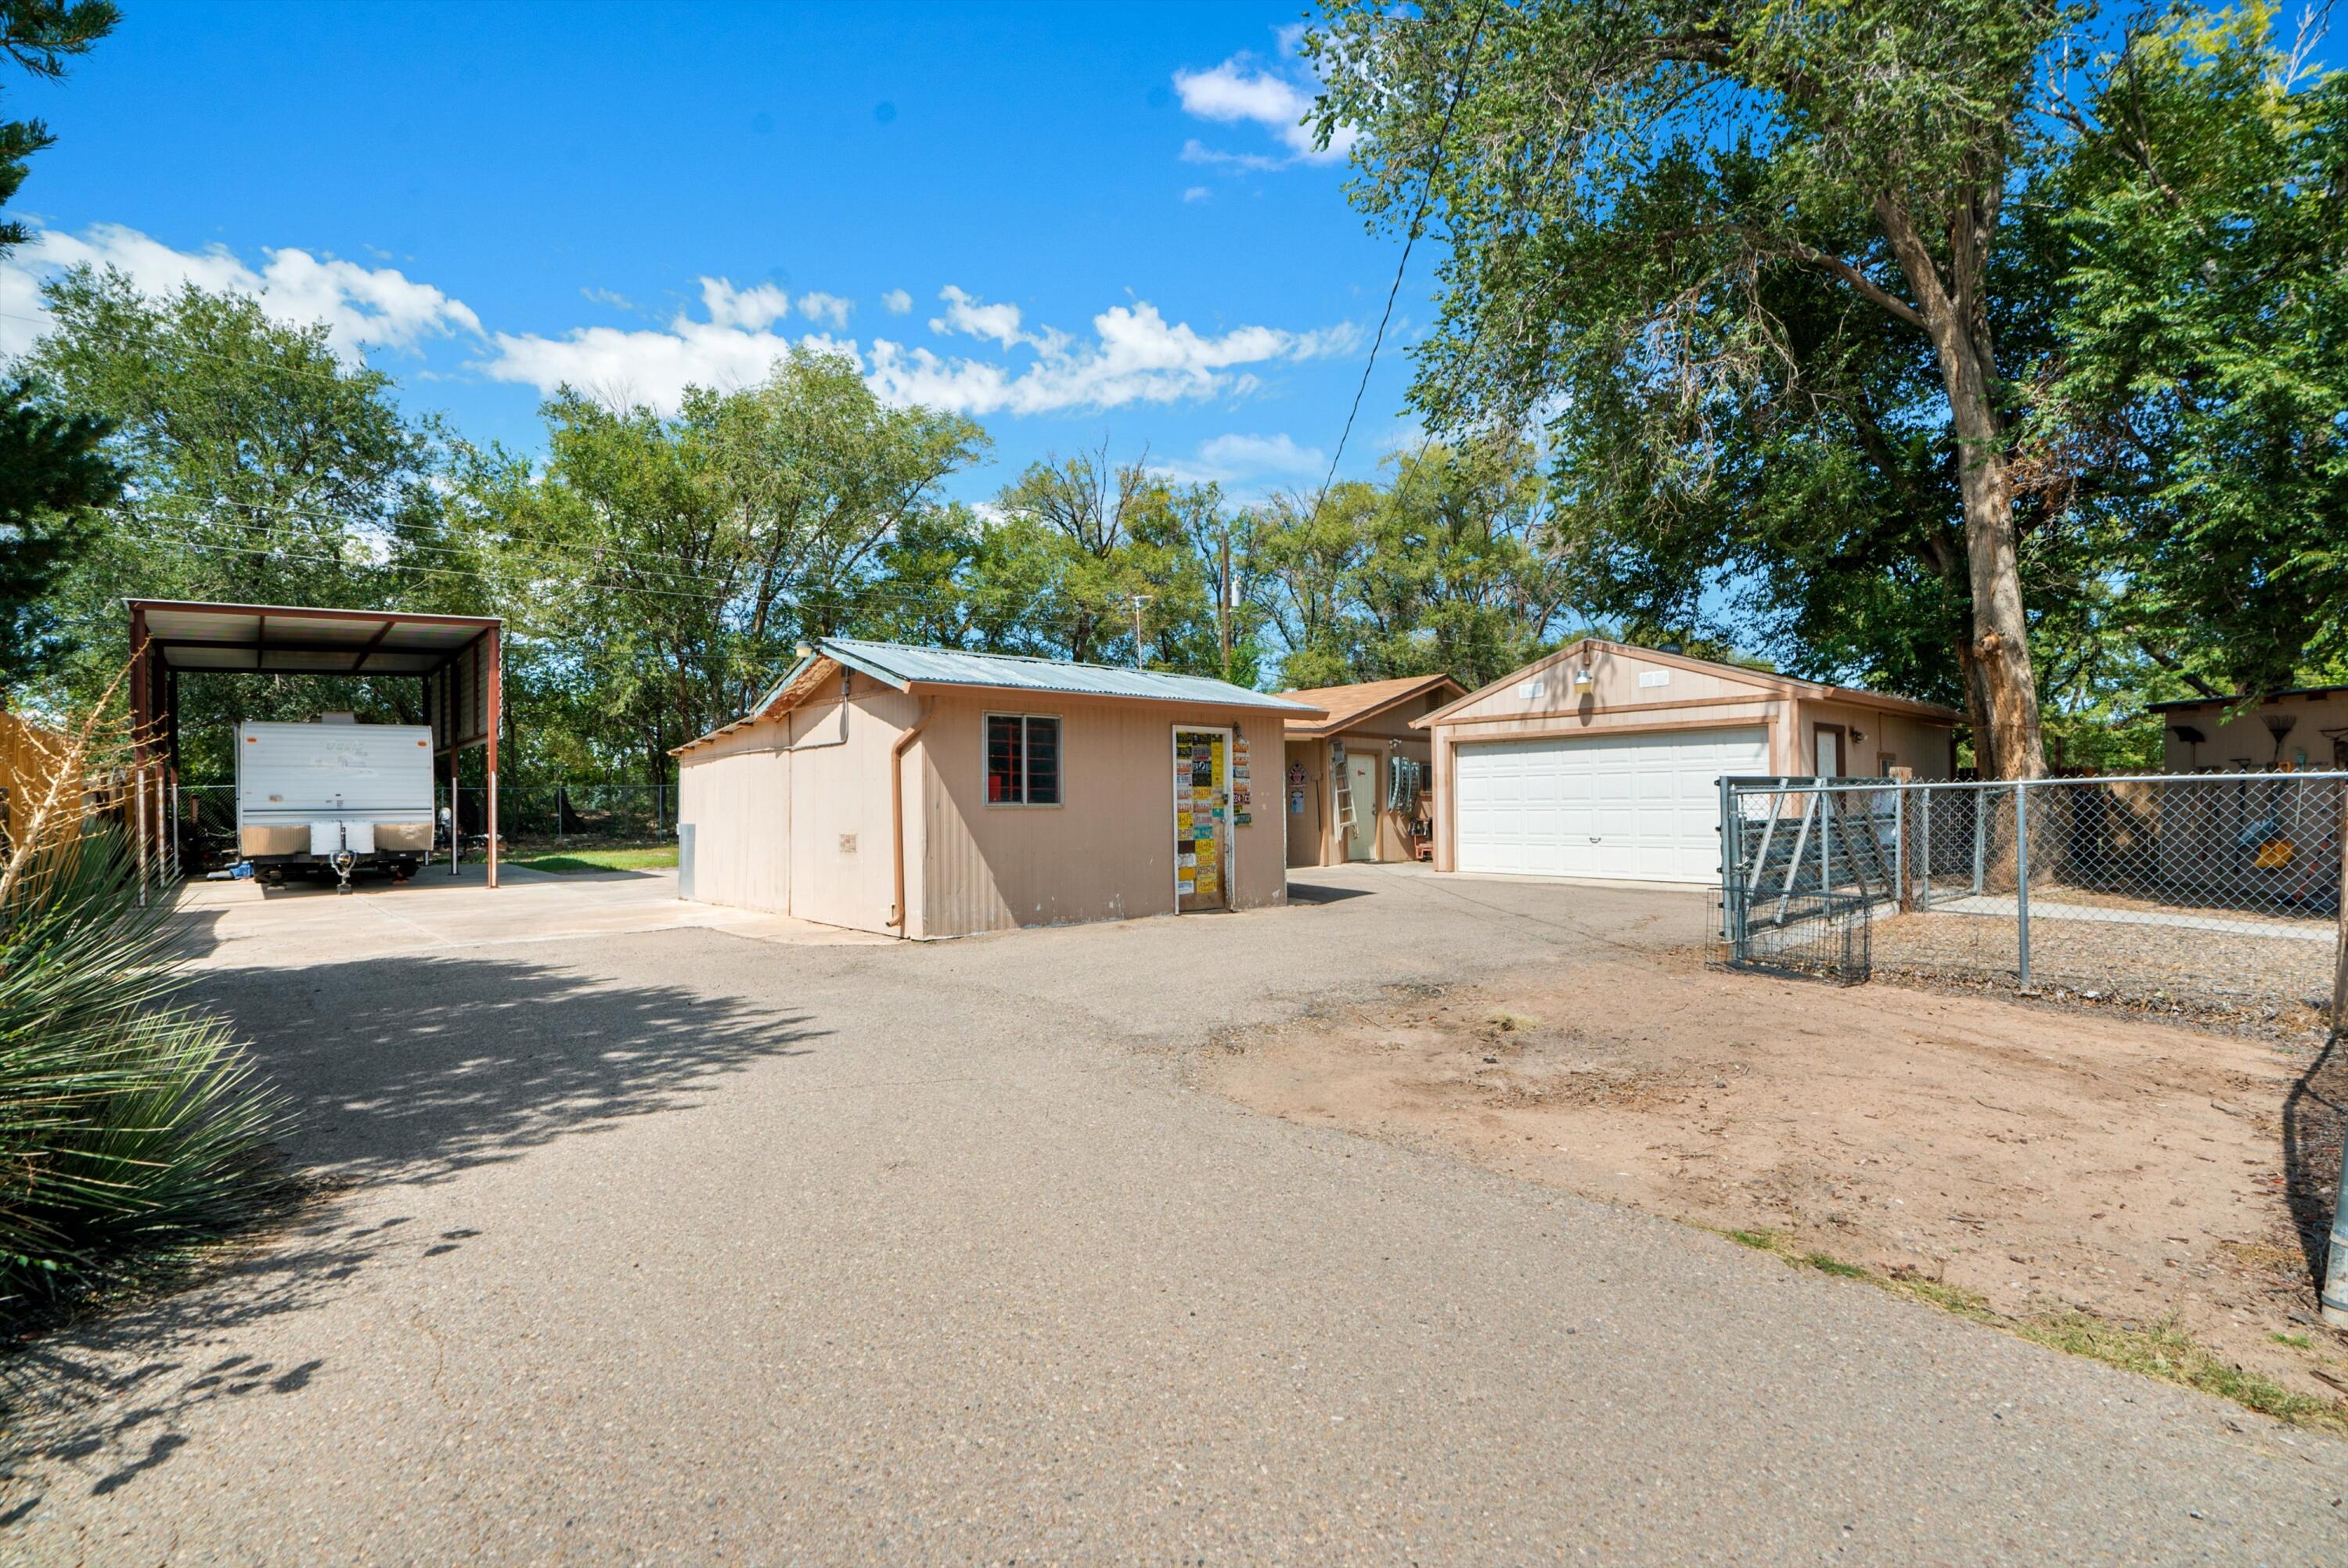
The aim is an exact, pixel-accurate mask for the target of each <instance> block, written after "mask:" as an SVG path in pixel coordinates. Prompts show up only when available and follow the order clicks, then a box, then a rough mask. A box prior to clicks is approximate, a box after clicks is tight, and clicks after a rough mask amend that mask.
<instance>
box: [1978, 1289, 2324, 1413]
mask: <svg viewBox="0 0 2348 1568" xmlns="http://www.w3.org/2000/svg"><path fill="white" fill-rule="evenodd" d="M2014 1331H2015V1332H2016V1333H2018V1334H2020V1335H2021V1336H2022V1337H2024V1339H2028V1340H2030V1341H2032V1342H2033V1343H2034V1344H2039V1345H2044V1346H2047V1347H2049V1348H2053V1349H2056V1350H2067V1351H2069V1352H2070V1353H2071V1354H2072V1355H2074V1356H2089V1357H2093V1358H2095V1359H2096V1360H2098V1361H2101V1362H2104V1363H2106V1365H2108V1366H2113V1367H2123V1368H2127V1370H2129V1371H2131V1372H2141V1373H2143V1374H2144V1375H2145V1376H2147V1377H2149V1378H2163V1379H2165V1380H2166V1381H2168V1382H2171V1383H2182V1384H2184V1385H2185V1386H2186V1387H2187V1388H2188V1389H2200V1390H2201V1391H2202V1392H2203V1393H2207V1394H2216V1395H2218V1396H2219V1398H2221V1399H2231V1400H2233V1401H2234V1402H2235V1403H2236V1404H2238V1405H2247V1406H2249V1407H2250V1409H2254V1410H2256V1411H2258V1412H2259V1413H2260V1415H2265V1416H2272V1417H2274V1418H2275V1419H2277V1420H2281V1421H2289V1422H2291V1423H2292V1424H2293V1425H2295V1426H2311V1427H2324V1428H2328V1429H2330V1430H2333V1431H2348V1406H2343V1404H2342V1402H2341V1401H2340V1400H2338V1399H2317V1398H2316V1397H2315V1396H2313V1395H2312V1394H2294V1393H2292V1392H2291V1390H2290V1389H2286V1388H2284V1387H2282V1386H2281V1384H2279V1383H2277V1382H2275V1381H2273V1380H2272V1379H2271V1378H2262V1377H2260V1375H2259V1374H2258V1373H2256V1372H2249V1371H2245V1370H2243V1369H2242V1368H2240V1367H2237V1366H2235V1365H2234V1364H2233V1363H2232V1362H2230V1361H2222V1360H2220V1359H2219V1358H2217V1357H2216V1356H2214V1355H2212V1354H2210V1352H2209V1350H2208V1349H2207V1348H2204V1347H2203V1346H2202V1345H2201V1344H2200V1343H2199V1341H2197V1340H2196V1339H2195V1338H2194V1337H2192V1336H2191V1335H2189V1334H2188V1333H2186V1332H2185V1330H2184V1329H2182V1328H2180V1327H2178V1326H2177V1324H2176V1323H2175V1322H2174V1321H2168V1322H2161V1323H2149V1324H2145V1325H2143V1326H2141V1327H2137V1326H2133V1325H2129V1324H2124V1323H2111V1322H2107V1321H2106V1320H2105V1319H2103V1318H2100V1317H2090V1316H2088V1315H2087V1314H2086V1313H2084V1312H2064V1313H2054V1314H2050V1315H2048V1316H2046V1317H2031V1318H2025V1319H2024V1320H2023V1321H2021V1322H2020V1323H2018V1324H2016V1325H2015V1326H2014Z"/></svg>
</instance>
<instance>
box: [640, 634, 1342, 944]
mask: <svg viewBox="0 0 2348 1568" xmlns="http://www.w3.org/2000/svg"><path fill="white" fill-rule="evenodd" d="M1316 713H1317V710H1315V709H1313V708H1310V707H1307V706H1304V705H1303V704H1300V703H1297V702H1287V701H1283V700H1282V699H1281V698H1278V697H1271V696H1266V695H1265V694H1263V693H1262V692H1251V691H1248V690H1246V689H1245V688H1243V687H1240V686H1234V685H1231V684H1230V683H1228V682H1221V681H1212V680H1208V679H1206V678H1204V677H1202V676H1195V675H1167V674H1157V673H1146V672H1143V671H1135V670H1117V669H1110V668H1107V667H1106V666H1102V665H1095V664H1068V663H1062V662H1059V661H1053V660H1047V659H1021V658H1013V657H1009V656H1005V655H999V654H986V653H964V652H960V651H953V650H948V649H936V648H909V647H905V646H902V645H901V644H897V643H890V642H866V641H853V640H850V639H847V638H828V639H826V640H824V641H821V642H819V643H817V644H816V645H815V646H814V647H813V648H812V649H809V650H808V651H806V652H805V653H804V655H803V656H802V657H801V658H800V660H799V661H798V664H797V665H795V666H794V667H793V668H792V670H791V671H790V672H789V673H788V675H786V676H784V677H783V679H782V681H781V682H779V683H778V685H777V686H776V687H775V688H774V690H772V691H771V692H767V695H766V696H765V697H764V698H762V699H761V700H760V701H759V702H758V703H757V706H756V707H755V708H753V709H752V710H751V712H749V713H748V714H747V716H745V717H744V718H741V719H738V720H736V722H734V723H731V724H728V725H726V727H725V728H723V729H721V730H717V731H715V732H713V733H710V734H707V735H704V736H703V737H701V738H700V739H699V740H697V741H695V742H693V743H690V744H688V745H685V746H680V747H678V748H677V750H676V753H675V754H676V758H677V767H678V777H679V784H680V791H679V794H680V800H679V809H678V814H677V815H678V827H679V832H678V846H679V866H678V884H679V886H678V891H679V893H680V894H681V895H682V896H683V897H688V898H696V899H701V900H704V901H705V902H708V903H713V904H733V905H739V906H742V907H747V908H753V909H768V910H773V911H776V912H778V913H780V914H787V915H795V916H797V917H799V918H801V919H807V920H818V921H821V922H823V923H825V924H827V925H832V926H847V927H854V928H856V929H860V930H867V931H881V932H893V933H895V934H898V935H901V936H906V937H913V938H934V937H960V936H967V935H970V934H971V933H973V932H977V931H994V930H1002V929H1004V928H1006V927H1014V926H1050V925H1064V924H1068V923H1071V922H1075V921H1080V920H1115V919H1124V918H1129V917H1135V916H1140V915H1169V914H1175V913H1178V912H1179V913H1184V914H1188V913H1191V912H1194V911H1199V910H1207V909H1245V908H1251V907H1256V906H1259V905H1265V904H1280V903H1284V902H1285V901H1286V900H1287V897H1288V879H1287V872H1286V868H1285V867H1284V866H1283V865H1282V839H1281V828H1280V821H1279V811H1280V801H1279V798H1278V792H1279V788H1280V781H1279V779H1278V777H1277V776H1276V774H1275V773H1274V772H1273V770H1275V769H1276V768H1277V767H1278V766H1279V759H1280V755H1281V733H1282V724H1283V723H1284V722H1285V721H1286V720H1288V719H1291V718H1312V717H1314V716H1316Z"/></svg>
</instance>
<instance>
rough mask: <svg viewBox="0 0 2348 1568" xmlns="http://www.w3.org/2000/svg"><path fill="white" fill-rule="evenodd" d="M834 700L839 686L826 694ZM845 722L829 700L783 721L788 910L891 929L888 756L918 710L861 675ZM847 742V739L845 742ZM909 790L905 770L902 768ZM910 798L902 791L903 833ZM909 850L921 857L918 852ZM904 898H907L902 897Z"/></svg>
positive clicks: (803, 706) (839, 923)
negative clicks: (788, 747) (787, 736)
mask: <svg viewBox="0 0 2348 1568" xmlns="http://www.w3.org/2000/svg"><path fill="white" fill-rule="evenodd" d="M833 691H834V692H835V693H836V692H837V691H838V688H837V687H836V686H835V687H834V688H833ZM847 708H848V719H847V725H846V728H845V729H844V730H843V729H842V727H841V723H840V699H839V697H838V695H836V694H835V695H832V696H830V697H828V698H827V699H825V700H823V701H821V702H808V703H802V704H801V705H800V706H798V707H796V708H793V709H791V710H790V711H789V712H788V713H787V714H786V715H785V717H786V718H787V719H788V722H789V724H790V728H791V737H792V744H793V746H794V748H795V749H794V750H793V752H792V753H791V810H790V828H789V831H790V835H791V908H790V912H791V913H792V914H794V915H796V916H798V917H799V918H800V919H802V920H820V921H822V922H823V923H824V924H825V925H827V926H846V927H850V928H852V929H855V930H860V931H881V932H886V931H889V930H891V927H890V925H889V906H890V903H891V900H892V899H893V898H894V897H895V896H896V889H895V886H894V878H893V873H892V861H891V845H890V835H891V822H890V814H889V765H890V759H889V752H890V748H891V747H892V746H894V745H895V744H896V742H897V737H898V736H899V735H901V734H902V733H904V732H905V728H906V726H908V725H910V724H911V723H913V722H914V720H915V719H916V718H917V717H919V715H920V712H921V704H920V702H919V701H918V700H917V699H915V698H912V697H909V696H907V695H905V694H904V693H903V692H893V691H891V690H890V689H889V688H887V687H885V686H881V685H879V684H878V683H876V682H872V681H871V680H869V679H867V678H865V677H862V676H858V677H856V678H855V679H854V681H853V682H852V683H851V685H850V695H849V697H848V701H847ZM843 737H844V738H843ZM906 773H907V779H908V782H909V783H911V774H912V769H911V765H910V764H909V765H908V766H907V769H906ZM914 801H915V795H914V793H913V792H912V791H911V789H909V790H908V791H907V792H906V799H905V806H906V819H907V823H908V825H909V827H910V825H911V823H912V822H914V821H915V820H917V819H916V818H915V817H914V815H913V807H914ZM913 853H916V854H918V853H919V850H918V847H916V848H914V850H913ZM907 897H908V898H909V899H910V897H911V893H910V892H909V893H908V895H907Z"/></svg>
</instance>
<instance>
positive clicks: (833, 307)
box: [799, 292, 856, 332]
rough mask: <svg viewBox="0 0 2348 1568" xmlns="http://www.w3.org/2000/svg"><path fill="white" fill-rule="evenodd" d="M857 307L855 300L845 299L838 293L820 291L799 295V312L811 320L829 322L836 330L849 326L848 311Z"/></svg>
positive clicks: (845, 328)
mask: <svg viewBox="0 0 2348 1568" xmlns="http://www.w3.org/2000/svg"><path fill="white" fill-rule="evenodd" d="M855 308H856V302H854V301H853V300H843V299H841V298H840V297H839V295H838V294H827V293H822V292H816V293H811V294H801V295H800V296H799V314H801V315H803V316H805V317H806V318H807V319H808V320H809V321H811V322H826V323H829V324H830V326H831V328H832V330H833V331H835V332H845V331H846V330H847V328H848V313H849V312H850V311H852V310H854V309H855Z"/></svg>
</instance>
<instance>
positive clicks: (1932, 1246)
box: [1199, 955, 2348, 1399]
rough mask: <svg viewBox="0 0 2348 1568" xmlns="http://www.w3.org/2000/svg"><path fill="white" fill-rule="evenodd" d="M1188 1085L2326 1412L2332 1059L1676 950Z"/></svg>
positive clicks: (1276, 1037) (1374, 1021) (1422, 1014)
mask: <svg viewBox="0 0 2348 1568" xmlns="http://www.w3.org/2000/svg"><path fill="white" fill-rule="evenodd" d="M2336 1054H2338V1055H2340V1056H2343V1057H2348V1050H2343V1051H2341V1052H2338V1053H2336ZM1199 1073H1200V1079H1201V1081H1202V1082H1203V1083H1204V1084H1205V1085H1206V1086H1207V1087H1210V1088H1212V1089H1214V1090H1217V1091H1220V1092H1222V1093H1224V1094H1227V1095H1229V1096H1231V1098H1233V1099H1236V1100H1238V1101H1240V1102H1242V1103H1244V1104H1247V1105H1250V1106H1252V1107H1254V1108H1256V1109H1259V1110H1262V1111H1265V1112H1271V1113H1272V1114H1274V1115H1278V1116H1282V1117H1285V1118H1288V1119H1290V1120H1292V1121H1297V1122H1309V1123H1314V1124H1320V1125H1332V1126H1338V1127H1344V1128H1347V1129H1350V1130H1353V1131H1355V1132H1365V1133H1369V1134H1372V1135H1375V1136H1378V1137H1384V1138H1388V1139H1392V1140H1395V1141H1397V1142H1402V1143H1409V1144H1413V1145H1416V1146H1420V1147H1426V1148H1433V1149H1438V1150H1442V1151H1445V1152H1447V1153H1455V1154H1459V1155H1464V1156H1465V1157H1467V1158H1469V1159H1472V1160H1474V1161H1476V1162H1478V1163H1481V1164H1485V1165H1488V1166H1490V1167H1492V1168H1494V1169H1497V1170H1500V1171H1505V1172H1508V1173H1511V1174H1515V1175H1519V1176H1523V1177H1526V1178H1528V1179H1530V1180H1534V1181H1540V1182H1546V1183H1550V1184H1554V1185H1559V1186H1563V1187H1570V1188H1572V1189H1574V1190H1575V1191H1578V1192H1583V1193H1589V1194H1593V1195H1597V1196H1600V1197H1604V1198H1609V1199H1613V1200H1616V1201H1619V1202H1623V1203H1628V1204H1634V1205H1636V1206H1638V1207H1641V1208H1645V1209H1649V1210H1653V1211H1654V1212H1656V1213H1658V1214H1668V1215H1670V1216H1672V1217H1673V1218H1677V1219H1682V1220H1687V1221H1693V1222H1694V1223H1696V1224H1700V1225H1709V1226H1713V1227H1715V1228H1717V1229H1720V1230H1724V1231H1744V1232H1747V1233H1766V1234H1768V1235H1773V1236H1776V1237H1780V1238H1783V1240H1784V1243H1785V1245H1787V1246H1788V1247H1790V1248H1791V1249H1793V1250H1796V1251H1798V1252H1801V1253H1804V1254H1811V1253H1815V1254H1818V1255H1825V1256H1828V1257H1830V1258H1834V1259H1840V1260H1845V1261H1848V1262H1849V1263H1852V1264H1857V1265H1860V1266H1864V1267H1866V1268H1867V1269H1869V1270H1872V1271H1874V1272H1876V1273H1878V1274H1880V1275H1883V1276H1890V1277H1895V1278H1906V1279H1917V1280H1929V1281H1934V1282H1939V1283H1941V1284H1944V1285H1946V1286H1953V1287H1955V1289H1956V1290H1958V1291H1962V1292H1965V1293H1970V1294H1971V1295H1973V1296H1979V1297H1981V1298H1982V1299H1983V1300H1984V1301H1985V1302H1986V1304H1987V1306H1988V1307H1989V1308H1990V1309H1991V1310H1993V1311H1994V1312H1996V1313H1999V1314H2002V1315H2005V1316H2009V1317H2025V1316H2032V1315H2044V1314H2048V1313H2065V1314H2077V1313H2085V1314H2090V1315H2093V1316H2094V1317H2096V1318H2100V1319H2107V1320H2110V1321H2112V1322H2114V1323H2116V1324H2133V1325H2150V1324H2158V1323H2163V1322H2166V1321H2168V1320H2172V1319H2173V1320H2174V1323H2175V1325H2176V1326H2177V1327H2180V1328H2182V1329H2183V1330H2184V1331H2186V1332H2187V1333H2189V1334H2190V1335H2192V1336H2193V1337H2195V1338H2196V1339H2198V1340H2199V1341H2200V1342H2201V1343H2203V1344H2205V1345H2207V1346H2208V1347H2209V1348H2211V1349H2212V1350H2213V1351H2215V1352H2217V1353H2218V1354H2219V1355H2220V1356H2222V1357H2223V1358H2226V1359H2228V1360H2229V1361H2231V1362H2233V1363H2236V1364H2239V1365H2240V1366H2241V1367H2243V1368H2247V1369H2249V1370H2251V1371H2254V1372H2258V1373H2260V1374H2263V1375H2265V1376H2268V1377H2271V1378H2274V1379H2276V1380H2277V1381H2278V1382H2280V1383H2281V1384H2282V1385H2283V1386H2284V1387H2285V1388H2287V1389H2291V1390H2292V1391H2294V1392H2298V1393H2302V1394H2307V1395H2311V1396H2314V1397H2317V1398H2321V1399H2338V1398H2339V1397H2340V1395H2341V1394H2342V1392H2343V1390H2348V1339H2340V1338H2335V1337H2333V1335H2332V1334H2331V1333H2330V1332H2329V1331H2327V1330H2325V1329H2324V1328H2322V1327H2321V1326H2320V1320H2319V1319H2318V1318H2317V1316H2316V1298H2315V1279H2314V1272H2313V1271H2314V1270H2315V1269H2316V1268H2318V1267H2320V1265H2321V1259H2322V1245H2323V1238H2324V1235H2325V1231H2326V1228H2327V1226H2328V1225H2329V1222H2330V1214H2329V1209H2330V1203H2331V1184H2332V1180H2333V1175H2334V1174H2335V1173H2336V1172H2337V1170H2338V1161H2339V1152H2340V1112H2339V1107H2340V1105H2341V1104H2342V1103H2343V1098H2344V1097H2348V1063H2343V1064H2340V1065H2335V1064H2334V1063H2333V1061H2330V1060H2328V1059H2325V1058H2322V1057H2319V1056H2317V1055H2316V1054H2315V1053H2313V1052H2311V1051H2309V1050H2302V1049H2298V1048H2295V1047H2292V1046H2289V1045H2286V1044H2279V1043H2276V1042H2273V1041H2268V1040H2253V1039H2246V1038H2243V1037H2241V1036H2240V1035H2234V1034H2219V1033H2211V1032H2208V1031H2205V1030H2195V1029H2188V1028H2184V1027H2179V1026H2177V1025H2171V1024H2159V1023H2152V1022H2147V1021H2144V1020H2139V1019H2130V1018H2103V1017H2096V1016H2092V1015H2089V1016H2080V1015H2075V1014H2068V1013H2065V1012H2061V1011H2057V1010H2055V1009H2050V1008H2046V1007H2033V1006H2028V1005H2024V1004H2018V1003H2013V1002H2007V1001H2003V1000H2000V999H1993V998H1985V997H1967V996H1951V995H1942V994H1931V993H1925V992H1919V991H1914V990H1909V989H1901V988H1897V987H1889V986H1860V987H1851V988H1838V987H1833V986H1827V985H1820V984H1818V983H1815V982H1808V981H1803V980H1797V979H1773V978H1769V977H1766V976H1755V975H1744V974H1729V973H1725V972H1723V971H1720V970H1716V969H1710V968H1705V967H1704V965H1703V964H1702V963H1701V961H1700V960H1699V959H1698V958H1696V957H1694V955H1686V956H1679V955H1673V956H1666V957H1663V958H1622V959H1616V960H1606V961H1597V962H1589V961H1574V962H1570V963H1564V964H1558V965H1554V966H1547V967H1543V968H1536V969H1530V970H1523V971H1518V972H1516V973H1513V974H1510V975H1507V976H1505V977H1501V978H1498V979H1494V980H1491V981H1489V982H1488V983H1485V984H1481V985H1478V986H1475V987H1472V988H1470V987H1461V988H1457V989H1451V990H1448V991H1446V992H1444V993H1442V994H1440V995H1436V996H1427V995H1424V994H1420V995H1407V996H1395V995H1389V996H1386V997H1383V998H1380V999H1377V1000H1376V1001H1375V1002H1373V1003H1371V1004H1368V1005H1365V1006H1363V1007H1360V1008H1357V1009H1352V1010H1349V1011H1345V1012H1343V1013H1339V1014H1334V1015H1328V1016H1323V1017H1321V1018H1318V1019H1310V1020H1302V1021H1300V1022H1298V1023H1296V1024H1293V1025H1291V1026H1288V1027H1286V1028H1283V1029H1279V1030H1267V1031H1262V1032H1259V1033H1255V1034H1251V1035H1245V1036H1241V1037H1239V1038H1236V1039H1232V1040H1225V1041H1222V1042H1220V1043H1219V1045H1218V1046H1217V1047H1215V1048H1213V1049H1210V1050H1209V1051H1208V1052H1207V1053H1205V1055H1204V1056H1203V1057H1202V1058H1201V1061H1200V1068H1199ZM2293 1341H2298V1343H2294V1342H2293Z"/></svg>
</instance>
